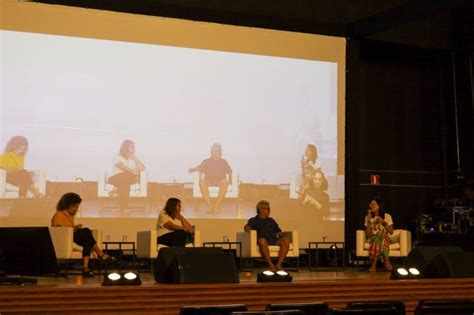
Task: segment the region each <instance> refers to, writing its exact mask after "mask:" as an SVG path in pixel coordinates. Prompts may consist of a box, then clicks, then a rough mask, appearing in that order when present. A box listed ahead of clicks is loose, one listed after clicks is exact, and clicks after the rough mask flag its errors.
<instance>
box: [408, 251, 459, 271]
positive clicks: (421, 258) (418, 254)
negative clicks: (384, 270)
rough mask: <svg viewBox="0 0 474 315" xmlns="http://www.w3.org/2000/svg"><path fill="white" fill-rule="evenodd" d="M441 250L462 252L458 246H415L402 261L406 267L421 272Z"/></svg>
mask: <svg viewBox="0 0 474 315" xmlns="http://www.w3.org/2000/svg"><path fill="white" fill-rule="evenodd" d="M441 252H447V253H452V252H458V253H460V252H462V249H461V248H460V247H454V246H419V247H415V248H414V249H413V250H412V251H411V252H410V253H409V254H408V256H407V258H405V260H404V261H403V266H404V267H406V268H409V267H416V268H417V269H418V270H419V271H420V272H421V273H422V274H424V271H425V269H426V268H427V267H428V265H429V264H430V263H431V262H432V261H433V259H434V258H435V257H436V255H438V254H439V253H441Z"/></svg>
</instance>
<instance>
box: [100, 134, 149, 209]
mask: <svg viewBox="0 0 474 315" xmlns="http://www.w3.org/2000/svg"><path fill="white" fill-rule="evenodd" d="M144 170H145V165H143V163H142V162H141V161H140V160H139V159H138V157H137V156H136V155H135V143H134V142H133V141H132V140H124V141H123V142H122V145H121V146H120V151H119V153H118V154H117V156H116V157H115V162H114V168H113V172H112V176H110V177H109V179H108V183H109V184H110V185H113V186H114V188H113V189H112V190H111V191H110V192H109V195H110V196H111V197H113V196H115V195H117V196H118V197H119V202H120V208H121V210H122V211H123V212H124V213H127V212H128V211H129V210H128V199H129V194H130V185H133V184H135V183H138V182H139V181H140V172H142V171H144Z"/></svg>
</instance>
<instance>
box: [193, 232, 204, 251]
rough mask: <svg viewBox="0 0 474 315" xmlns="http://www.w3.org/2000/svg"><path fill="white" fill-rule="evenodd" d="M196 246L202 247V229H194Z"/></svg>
mask: <svg viewBox="0 0 474 315" xmlns="http://www.w3.org/2000/svg"><path fill="white" fill-rule="evenodd" d="M193 244H194V247H202V242H201V231H199V230H194V243H193Z"/></svg>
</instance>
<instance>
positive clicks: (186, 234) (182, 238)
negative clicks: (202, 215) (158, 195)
mask: <svg viewBox="0 0 474 315" xmlns="http://www.w3.org/2000/svg"><path fill="white" fill-rule="evenodd" d="M156 229H157V231H158V239H157V243H158V244H163V245H166V246H170V247H184V246H186V244H188V243H192V242H193V239H194V228H193V227H192V226H191V224H189V222H188V221H187V220H186V219H185V218H184V217H183V215H182V214H181V201H180V200H179V199H177V198H169V199H168V200H167V201H166V205H165V208H164V209H163V210H162V211H161V212H160V215H159V216H158V223H157V226H156Z"/></svg>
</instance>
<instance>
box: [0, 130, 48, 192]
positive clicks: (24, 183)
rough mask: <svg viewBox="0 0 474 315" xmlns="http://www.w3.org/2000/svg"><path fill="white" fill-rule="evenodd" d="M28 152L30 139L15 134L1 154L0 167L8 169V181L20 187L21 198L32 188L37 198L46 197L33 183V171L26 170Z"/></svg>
mask: <svg viewBox="0 0 474 315" xmlns="http://www.w3.org/2000/svg"><path fill="white" fill-rule="evenodd" d="M27 152H28V140H27V139H26V138H25V137H23V136H15V137H13V138H11V139H10V141H8V143H7V146H6V148H5V152H4V153H3V154H1V155H0V168H3V169H5V170H6V171H7V183H8V184H10V185H13V186H17V187H18V188H19V196H20V198H24V197H26V194H27V193H28V190H31V192H32V193H33V195H34V196H35V197H37V198H39V197H44V195H43V194H42V193H40V191H39V190H38V188H36V186H35V185H34V184H33V178H32V173H31V172H29V171H27V170H25V168H24V167H25V155H26V153H27Z"/></svg>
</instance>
